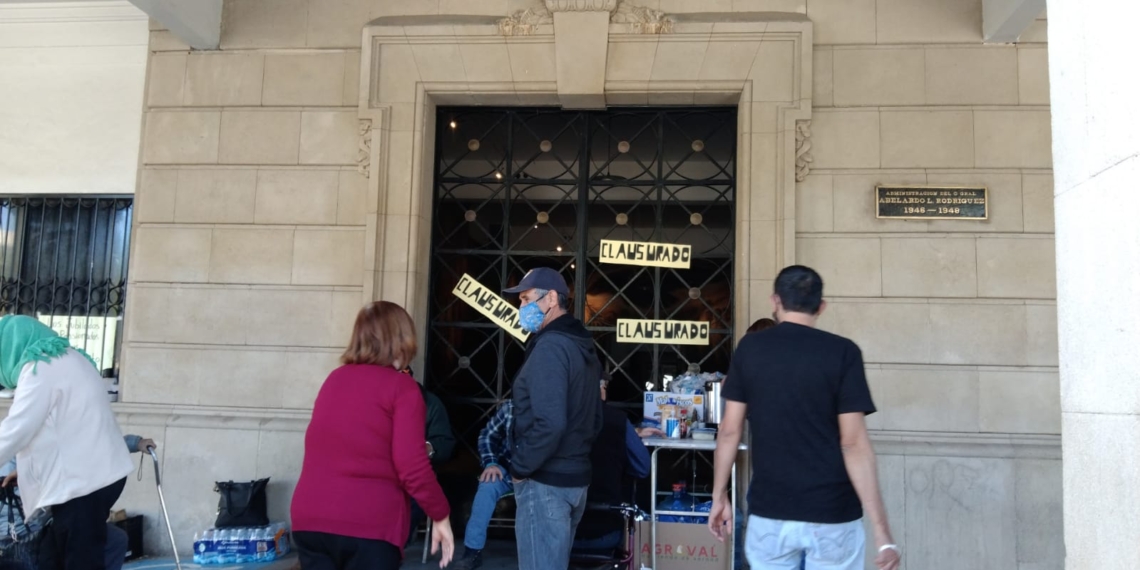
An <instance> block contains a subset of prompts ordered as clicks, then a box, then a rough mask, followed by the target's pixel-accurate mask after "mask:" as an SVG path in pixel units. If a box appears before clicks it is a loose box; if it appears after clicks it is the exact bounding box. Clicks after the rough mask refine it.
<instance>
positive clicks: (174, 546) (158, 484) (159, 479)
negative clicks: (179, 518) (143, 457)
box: [146, 447, 182, 570]
mask: <svg viewBox="0 0 1140 570" xmlns="http://www.w3.org/2000/svg"><path fill="white" fill-rule="evenodd" d="M146 452H147V453H149V454H150V458H151V459H153V460H154V485H155V487H157V488H158V503H159V504H160V505H162V518H164V519H166V532H167V533H169V535H170V548H171V549H172V550H174V565H175V566H176V567H177V568H178V570H182V560H181V559H179V558H178V545H177V544H175V543H174V529H173V528H172V527H171V526H170V514H169V513H167V512H166V497H164V496H163V495H162V475H161V474H160V473H159V471H158V455H155V453H154V448H153V447H147V448H146Z"/></svg>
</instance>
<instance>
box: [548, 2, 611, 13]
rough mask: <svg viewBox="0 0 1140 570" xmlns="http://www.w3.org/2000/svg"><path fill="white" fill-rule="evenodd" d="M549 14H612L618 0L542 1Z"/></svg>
mask: <svg viewBox="0 0 1140 570" xmlns="http://www.w3.org/2000/svg"><path fill="white" fill-rule="evenodd" d="M543 3H544V4H546V9H547V10H549V11H551V12H613V11H614V8H617V4H618V0H543Z"/></svg>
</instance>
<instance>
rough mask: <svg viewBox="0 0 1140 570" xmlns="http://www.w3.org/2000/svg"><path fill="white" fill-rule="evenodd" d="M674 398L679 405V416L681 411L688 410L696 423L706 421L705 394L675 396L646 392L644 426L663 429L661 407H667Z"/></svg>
mask: <svg viewBox="0 0 1140 570" xmlns="http://www.w3.org/2000/svg"><path fill="white" fill-rule="evenodd" d="M670 398H672V399H673V401H674V402H676V404H677V410H678V414H679V413H680V410H682V409H685V410H688V412H689V413H688V416H689V417H690V418H692V421H694V422H703V421H705V396H704V394H674V393H673V392H646V393H645V398H644V400H643V401H644V405H643V406H642V416H643V417H642V423H643V425H647V426H653V427H655V428H661V427H662V426H661V407H662V406H665V405H666V404H667V402H668V401H669V399H670Z"/></svg>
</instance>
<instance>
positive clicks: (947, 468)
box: [796, 0, 1064, 570]
mask: <svg viewBox="0 0 1140 570" xmlns="http://www.w3.org/2000/svg"><path fill="white" fill-rule="evenodd" d="M807 14H808V17H809V18H810V19H811V20H812V22H813V24H814V26H815V42H816V45H815V51H814V78H813V79H814V90H813V120H812V125H811V127H812V136H811V139H810V140H811V152H812V157H813V158H814V161H813V162H812V163H811V172H810V175H809V176H807V178H806V179H805V180H804V181H803V182H802V183H800V184H798V185H797V188H796V261H797V262H799V263H804V264H807V265H810V266H813V267H816V268H817V269H819V270H820V272H821V274H822V275H823V277H824V282H825V284H826V285H825V296H826V297H827V298H828V300H829V303H830V304H829V307H828V310H827V313H826V314H825V315H824V318H823V319H822V321H821V323H822V326H823V327H824V328H827V329H829V330H832V331H835V332H837V333H840V334H844V335H846V336H850V337H851V338H853V339H855V340H856V341H857V342H858V343H859V344H860V346H861V347H862V349H863V351H864V357H865V358H866V361H867V363H868V364H867V375H868V379H869V382H870V383H871V389H872V392H873V394H874V397H875V400H876V403H877V405H878V406H879V409H880V412H879V413H877V414H874V415H873V416H870V417H869V418H868V424H869V425H870V426H871V427H872V428H873V429H875V430H880V431H878V434H879V437H878V438H877V439H878V442H879V443H877V447H878V449H879V452H880V454H881V460H880V461H881V463H880V468H881V470H882V472H881V474H880V478H881V480H882V482H883V486H884V489H885V491H884V492H885V493H886V497H887V503H888V509H889V511H890V516H891V519H892V521H893V526H894V528H895V533H896V535H895V538H896V539H897V540H899V541H901V543H902V544H904V545H906V546H905V547H904V549H905V563H906V564H907V566H908V567H916V566H915V564H919V566H918V567H921V568H946V569H952V568H1021V569H1026V570H1028V569H1033V570H1040V569H1046V568H1049V569H1059V568H1062V567H1063V565H1064V545H1063V541H1062V540H1061V534H1062V533H1061V497H1060V489H1061V476H1060V474H1061V468H1060V453H1059V449H1058V448H1057V447H1056V446H1057V438H1056V435H1057V434H1059V433H1060V428H1061V424H1060V392H1059V389H1058V373H1057V364H1058V362H1057V318H1056V302H1055V298H1056V277H1055V271H1056V270H1055V262H1054V259H1055V255H1054V242H1053V231H1054V230H1053V194H1052V187H1053V180H1052V170H1051V161H1052V155H1051V139H1050V115H1049V107H1048V104H1049V79H1048V69H1047V64H1046V62H1047V55H1046V53H1047V50H1046V45H1045V43H1044V42H1045V26H1046V21H1045V20H1044V18H1043V17H1042V19H1040V20H1038V21H1036V22H1035V23H1034V24H1033V25H1032V26H1031V27H1030V29H1029V30H1027V31H1026V33H1025V34H1023V35H1022V37H1021V41H1020V43H1018V44H1016V45H982V43H981V41H982V40H981V29H982V28H981V9H980V3H979V2H944V1H941V0H915V1H911V0H907V1H901V0H877V1H876V0H860V1H856V2H852V1H849V0H810V1H809V2H808V5H807ZM876 184H919V185H921V184H929V185H949V186H955V185H984V186H986V187H988V188H989V192H990V219H989V220H987V221H984V222H972V221H899V220H880V219H877V218H876V217H875V204H874V187H875V185H876ZM921 432H927V433H928V435H927V436H926V437H927V438H928V439H929V440H930V445H929V446H925V447H924V449H915V448H913V447H910V448H907V449H902V450H897V449H896V447H895V444H894V443H892V442H891V441H890V440H891V437H892V435H888V434H904V433H905V434H912V435H915V434H916V433H921ZM935 433H937V434H938V435H934V434H935ZM989 434H992V435H989ZM1031 434H1032V435H1031ZM1039 434H1040V435H1039ZM946 438H949V439H946ZM951 440H952V441H953V443H951ZM1007 443H1011V445H1009V447H1006V444H1007ZM904 447H907V446H904ZM896 453H898V454H896ZM868 567H870V565H869V566H868Z"/></svg>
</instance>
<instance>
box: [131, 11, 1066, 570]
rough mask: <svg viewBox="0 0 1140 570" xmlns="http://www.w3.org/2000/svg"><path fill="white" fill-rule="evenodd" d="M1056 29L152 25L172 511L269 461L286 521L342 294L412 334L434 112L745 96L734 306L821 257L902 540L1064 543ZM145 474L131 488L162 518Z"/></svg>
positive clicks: (1036, 569) (933, 24)
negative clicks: (193, 32)
mask: <svg viewBox="0 0 1140 570" xmlns="http://www.w3.org/2000/svg"><path fill="white" fill-rule="evenodd" d="M1046 25H1047V24H1046V20H1045V19H1044V15H1042V17H1041V18H1040V19H1038V20H1036V21H1035V22H1033V24H1032V25H1030V26H1029V28H1028V29H1027V30H1025V32H1024V33H1022V34H1021V37H1020V39H1019V41H1018V42H1017V43H1015V44H1002V45H987V44H984V43H983V38H982V29H983V26H982V6H981V3H980V2H974V1H957V0H618V1H615V0H596V1H590V0H577V1H574V0H557V1H554V0H550V1H547V2H545V3H543V2H539V1H531V0H464V1H455V0H431V1H424V0H386V1H383V2H377V1H368V0H228V1H227V2H225V8H224V12H223V25H222V34H221V45H220V49H218V50H216V51H191V50H190V49H189V47H188V46H187V45H186V44H184V43H183V42H182V41H181V40H179V39H178V38H177V37H176V36H175V34H173V33H172V32H170V31H169V30H166V29H164V26H163V25H162V24H160V23H158V22H153V21H152V25H151V31H150V56H149V61H148V71H147V79H146V87H145V94H144V95H145V103H144V126H143V134H142V145H141V151H140V161H139V162H140V172H139V177H138V178H139V182H138V187H137V194H136V212H135V230H134V242H133V248H132V249H133V251H132V255H131V262H130V276H131V282H130V295H129V298H128V299H129V301H128V306H127V311H126V332H125V334H126V341H125V344H124V350H123V364H122V378H121V384H122V388H121V391H122V403H120V404H118V410H119V412H120V417H121V421H122V423H123V425H124V427H125V429H126V430H128V431H132V432H136V433H142V434H145V435H147V436H149V437H153V438H155V439H156V440H158V441H160V442H161V443H162V445H161V450H160V451H161V453H162V457H163V464H164V468H165V470H166V474H167V475H166V481H165V482H166V485H165V487H166V489H167V500H168V503H169V505H170V507H171V511H172V513H173V514H175V515H176V516H175V520H174V521H173V522H174V526H175V531H176V532H177V533H178V536H179V537H180V539H181V540H184V541H185V540H188V539H189V537H190V536H191V535H192V533H193V532H194V531H196V530H198V529H201V528H205V527H207V526H208V525H209V524H210V522H211V521H212V519H213V516H214V512H213V509H212V508H211V505H212V503H213V502H214V501H215V500H216V498H215V495H214V493H213V492H212V487H213V485H212V482H213V481H214V480H222V479H250V478H254V477H265V476H271V477H272V478H273V479H272V480H273V484H272V485H271V487H270V489H271V501H270V503H271V515H272V516H273V517H274V518H275V519H284V518H286V517H287V514H288V510H287V509H288V499H289V496H290V492H291V488H292V484H293V483H294V482H295V481H296V477H297V475H298V473H299V471H300V465H301V458H302V452H303V436H304V429H305V426H306V422H307V419H308V412H309V409H310V408H311V405H312V402H313V399H314V396H315V394H316V391H317V389H318V388H319V386H320V383H321V382H322V381H323V379H324V378H325V375H326V374H327V373H328V371H329V370H331V369H332V368H333V367H334V366H335V365H336V362H337V358H338V356H339V353H340V350H341V348H342V347H343V346H344V344H345V342H346V338H347V335H348V332H349V330H350V328H351V324H352V319H353V318H354V316H355V313H356V311H357V309H358V308H359V307H360V306H361V305H362V304H363V303H365V302H367V301H370V300H374V299H385V300H390V301H394V302H398V303H400V304H402V305H404V306H405V307H407V308H408V310H409V312H411V313H412V314H413V316H414V317H415V319H416V321H417V324H418V325H419V326H420V327H421V331H422V330H423V326H424V325H423V323H424V321H425V319H426V311H427V297H426V293H425V291H426V290H427V288H428V286H429V283H428V281H429V266H428V257H429V256H428V255H427V254H426V252H427V251H428V248H429V241H430V233H429V232H430V230H429V228H430V225H431V219H432V218H431V216H432V212H431V191H432V190H431V184H432V165H433V160H432V159H433V153H434V149H435V148H436V147H435V141H434V136H435V135H434V133H435V128H434V127H435V120H436V112H435V111H436V108H437V107H439V106H449V105H464V106H479V105H495V106H528V107H534V106H564V107H567V108H599V107H605V106H606V105H610V106H625V105H640V106H646V105H648V106H677V105H680V106H684V105H734V106H736V107H737V109H738V125H737V133H738V141H737V149H738V152H737V157H736V164H737V186H738V193H737V195H736V200H737V209H736V212H737V220H736V228H737V230H736V231H737V240H736V243H737V247H736V250H737V254H736V255H737V257H736V267H737V271H736V303H735V310H736V319H735V323H736V325H735V326H736V327H737V329H738V332H741V331H742V330H743V328H745V327H746V326H747V324H748V323H750V322H751V321H752V320H754V319H756V318H759V317H761V316H765V315H767V314H768V312H769V311H770V307H769V306H768V303H767V296H768V295H769V293H770V290H771V284H772V280H773V278H774V277H775V274H776V272H777V271H778V270H779V268H781V267H783V266H785V265H788V264H791V263H803V264H807V265H810V266H813V267H815V268H817V269H819V270H820V272H821V273H822V274H823V277H824V280H825V282H826V284H827V289H826V296H827V298H828V300H829V303H830V305H829V309H828V311H827V313H826V314H825V316H824V318H823V319H822V321H821V323H822V326H823V327H824V328H826V329H828V330H832V331H834V332H837V333H840V334H844V335H847V336H850V337H852V338H853V339H855V340H856V341H857V342H858V343H859V344H860V346H861V347H862V348H863V350H864V354H865V357H866V360H867V368H868V377H869V380H870V383H871V388H872V391H873V394H874V396H875V398H876V402H877V404H878V406H879V408H880V410H881V411H880V412H879V413H877V414H875V415H874V416H872V417H871V418H870V420H869V424H870V426H871V427H872V428H873V429H874V430H875V431H874V439H875V442H876V448H877V450H878V452H879V454H880V464H879V465H880V479H881V482H882V485H883V489H884V494H885V498H886V501H887V505H888V510H889V514H890V516H891V520H892V526H893V528H894V532H895V536H896V538H897V539H898V541H899V542H900V543H901V544H902V545H903V547H904V556H905V565H906V567H909V568H923V569H929V570H936V569H943V568H944V569H961V568H979V569H981V568H995V569H996V568H1001V569H1007V568H1019V569H1022V570H1046V569H1055V568H1061V567H1062V566H1063V564H1064V562H1063V561H1064V547H1063V541H1062V526H1061V523H1062V514H1061V484H1062V481H1061V447H1060V425H1061V424H1060V418H1061V414H1060V395H1059V389H1058V358H1057V319H1056V303H1055V298H1056V279H1055V263H1054V259H1055V257H1054V242H1053V231H1054V226H1053V195H1052V191H1051V190H1052V187H1053V183H1052V170H1051V162H1052V160H1051V143H1050V113H1049V75H1048V66H1047V46H1046V42H1045V28H1046ZM877 184H930V185H944V186H962V185H983V186H986V187H987V188H988V189H989V193H990V208H991V215H990V218H989V219H988V220H986V221H957V220H955V221H902V220H881V219H877V218H876V216H875V209H874V203H873V193H874V187H875V185H877ZM422 336H423V333H421V337H422ZM149 477H150V474H146V473H145V472H144V481H142V482H141V483H140V482H135V481H133V480H132V481H131V482H130V484H129V485H128V487H127V491H126V492H125V494H124V497H123V500H122V505H123V506H125V507H127V508H130V509H132V510H136V511H140V512H144V513H146V514H151V515H155V514H157V511H156V509H155V507H154V501H153V497H152V494H153V488H152V483H153V481H151V480H149V479H148V478H149ZM150 519H151V520H152V521H157V520H158V518H157V517H154V516H152V517H150ZM157 530H158V529H157V528H155V529H153V531H157ZM155 536H158V535H157V534H155ZM159 548H161V547H159Z"/></svg>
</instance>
